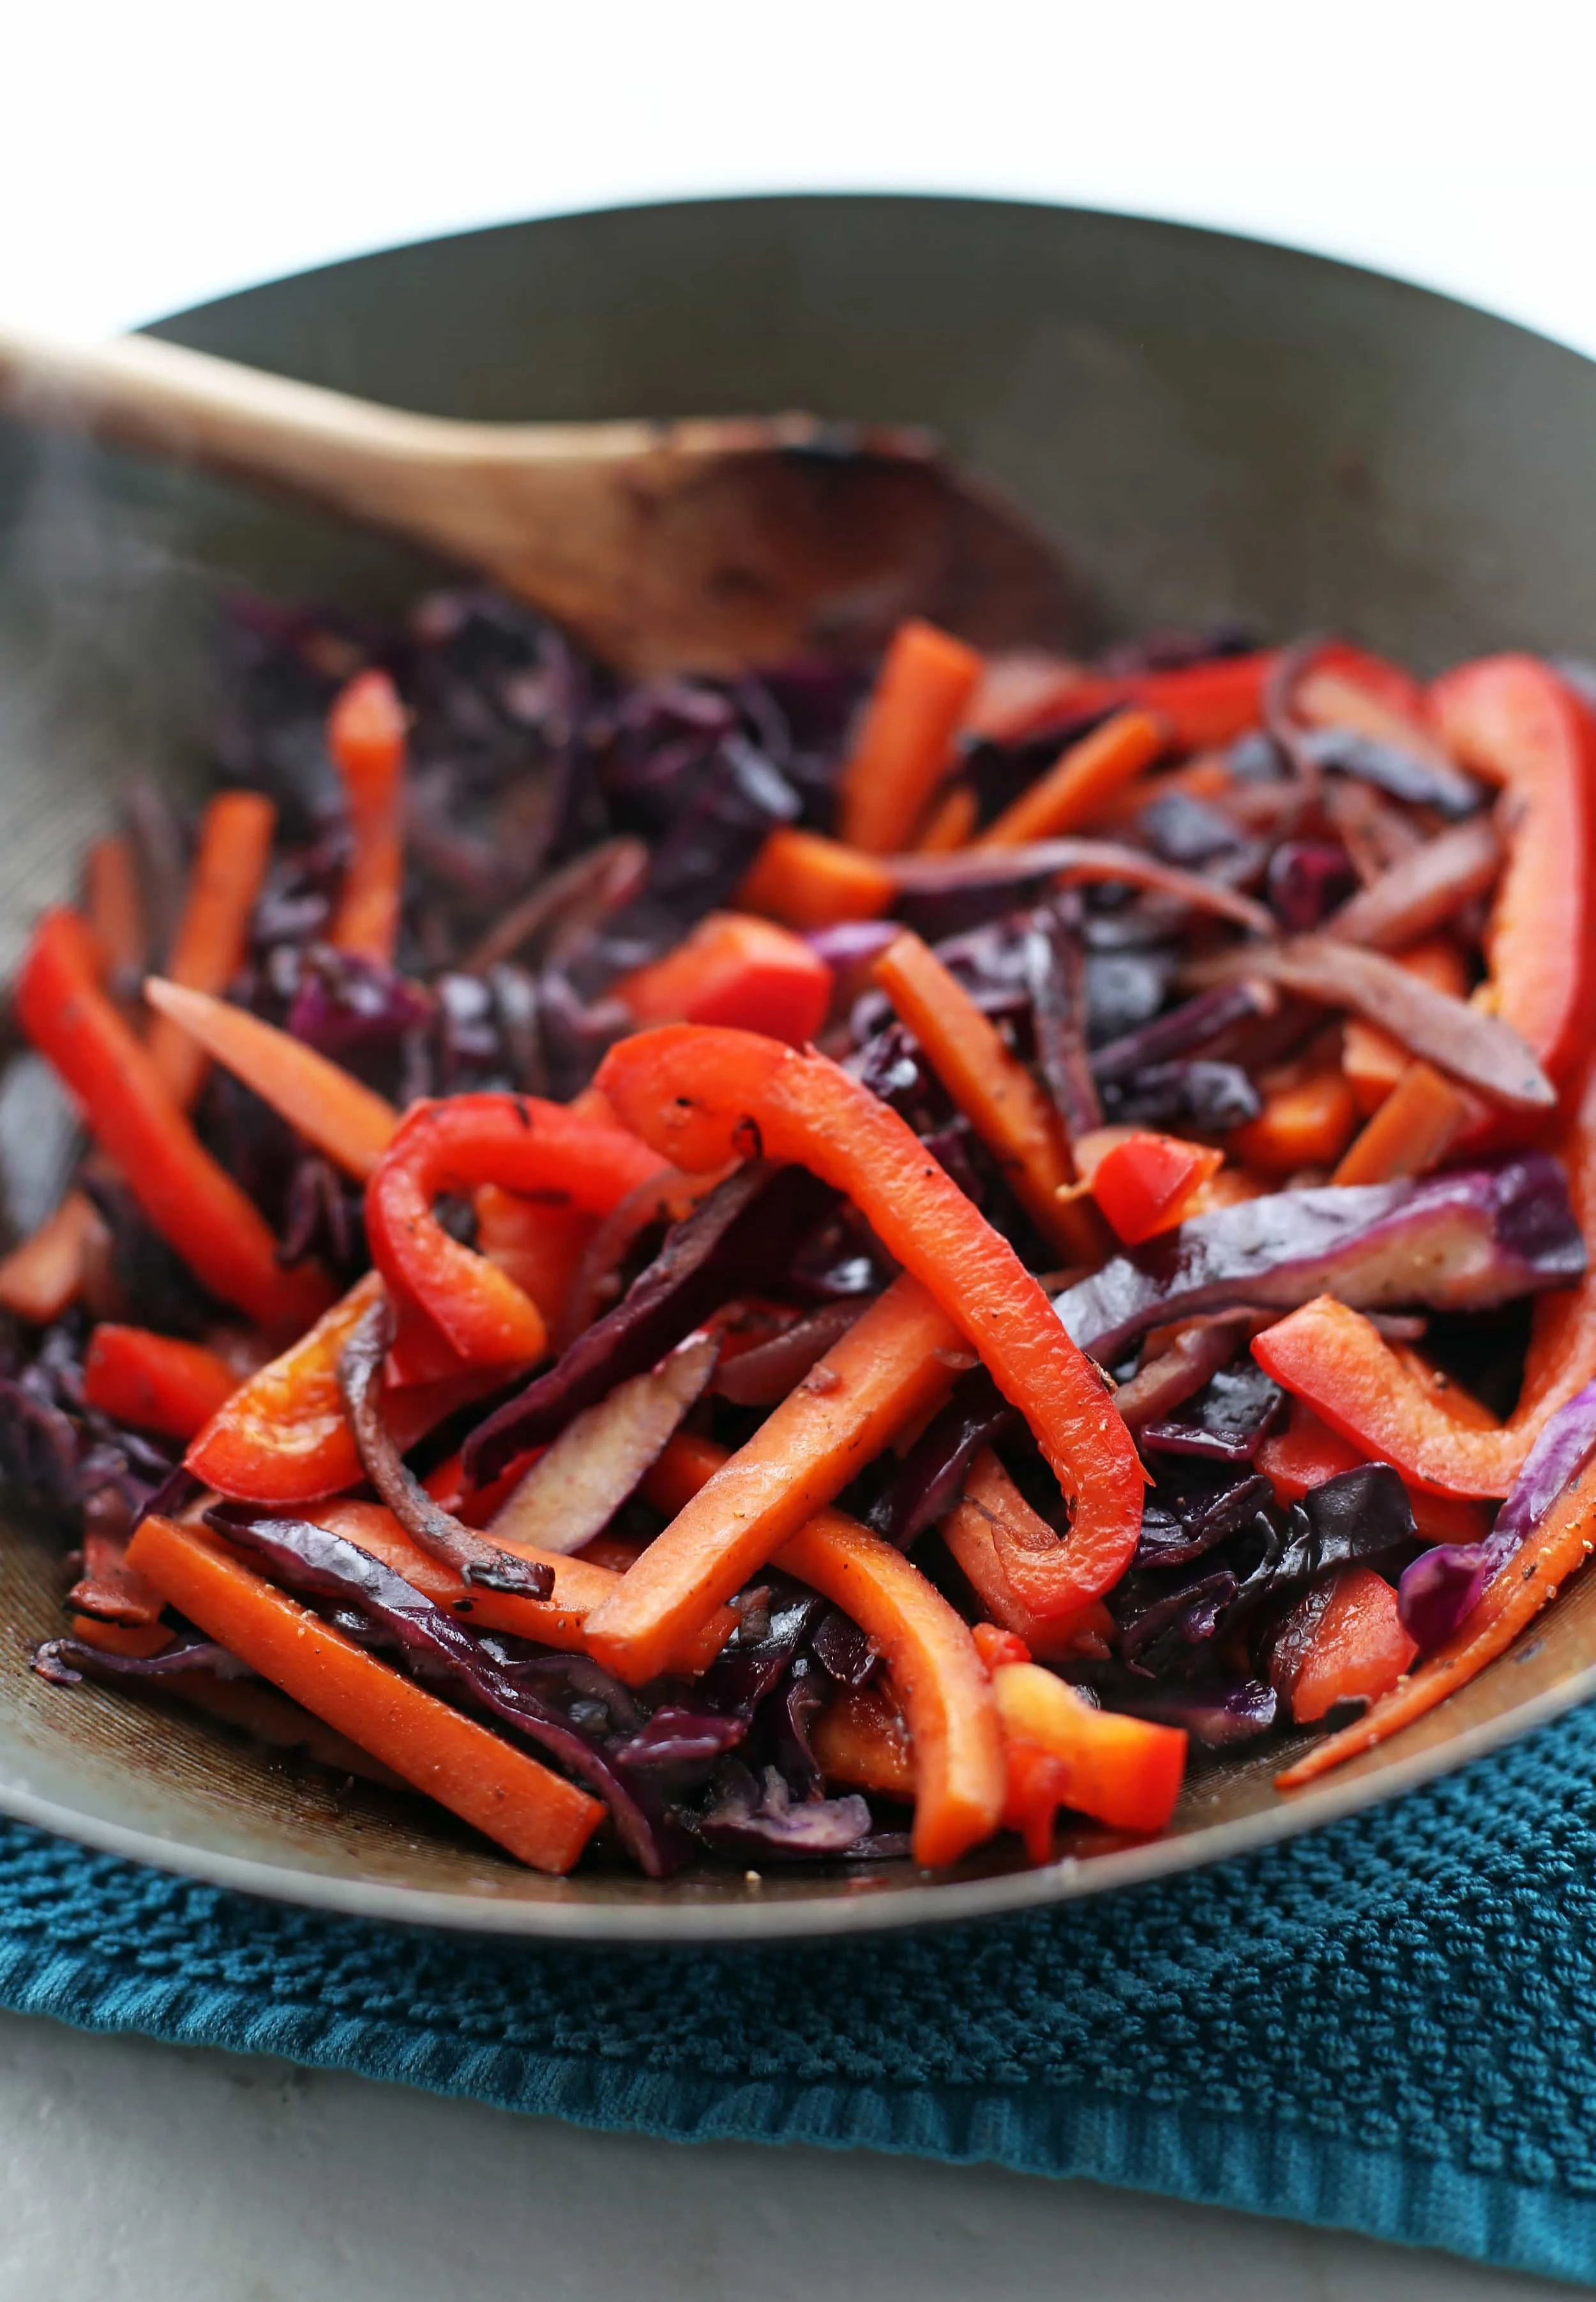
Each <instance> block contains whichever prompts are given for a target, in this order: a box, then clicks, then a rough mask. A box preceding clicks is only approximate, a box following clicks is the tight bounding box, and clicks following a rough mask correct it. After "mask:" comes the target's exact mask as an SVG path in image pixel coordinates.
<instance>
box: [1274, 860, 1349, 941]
mask: <svg viewBox="0 0 1596 2302" xmlns="http://www.w3.org/2000/svg"><path fill="white" fill-rule="evenodd" d="M1356 887H1357V877H1356V875H1355V873H1354V871H1353V869H1352V865H1351V863H1350V861H1348V854H1347V851H1346V849H1345V848H1344V847H1332V846H1331V844H1329V842H1328V841H1325V840H1321V839H1287V840H1282V841H1281V844H1280V845H1279V846H1278V847H1277V848H1276V849H1275V851H1274V853H1273V855H1272V856H1271V857H1270V859H1269V879H1268V891H1269V908H1270V910H1271V911H1272V912H1273V913H1274V916H1275V918H1276V919H1277V920H1279V921H1280V923H1281V927H1282V928H1284V930H1285V932H1286V933H1287V934H1288V935H1308V934H1311V933H1312V931H1313V929H1314V928H1316V927H1320V926H1323V922H1324V921H1325V920H1327V919H1328V918H1329V917H1330V914H1331V912H1333V911H1334V910H1335V909H1336V907H1337V905H1338V904H1340V903H1343V902H1345V900H1346V898H1347V897H1348V895H1351V894H1352V893H1353V892H1354V890H1355V889H1356Z"/></svg>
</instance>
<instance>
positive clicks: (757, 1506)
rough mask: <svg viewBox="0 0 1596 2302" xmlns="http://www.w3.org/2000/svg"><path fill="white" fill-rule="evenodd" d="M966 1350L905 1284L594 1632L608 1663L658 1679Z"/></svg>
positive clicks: (773, 1419)
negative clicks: (691, 1636) (944, 1357)
mask: <svg viewBox="0 0 1596 2302" xmlns="http://www.w3.org/2000/svg"><path fill="white" fill-rule="evenodd" d="M961 1342H962V1337H961V1336H960V1334H959V1332H958V1330H957V1329H956V1328H955V1327H954V1326H953V1324H952V1323H951V1322H950V1321H949V1320H948V1319H947V1318H946V1317H945V1315H944V1314H943V1313H942V1312H941V1311H940V1310H938V1308H937V1305H936V1304H935V1303H934V1302H933V1301H932V1299H931V1298H930V1296H929V1295H928V1294H927V1292H926V1290H925V1289H924V1288H923V1287H921V1286H920V1284H919V1283H918V1281H915V1280H913V1279H910V1278H907V1277H905V1278H902V1279H898V1280H895V1281H894V1282H893V1284H892V1286H891V1287H889V1288H888V1290H887V1291H886V1294H885V1295H883V1296H881V1297H880V1298H879V1299H878V1301H877V1302H875V1303H873V1304H872V1305H871V1306H870V1307H869V1310H867V1311H866V1312H865V1313H864V1314H863V1315H861V1317H860V1318H859V1319H858V1320H857V1321H856V1322H855V1323H854V1324H853V1326H852V1327H851V1328H850V1329H849V1330H848V1332H847V1333H846V1334H845V1335H844V1336H843V1337H842V1338H841V1340H839V1341H838V1342H836V1343H835V1344H834V1345H833V1346H832V1348H831V1349H830V1350H829V1351H827V1353H826V1355H825V1357H824V1358H822V1359H821V1360H820V1361H819V1365H818V1366H816V1367H814V1368H812V1369H811V1372H810V1374H808V1375H807V1376H806V1377H805V1379H804V1381H803V1382H802V1383H800V1385H799V1386H798V1388H797V1390H794V1391H793V1392H792V1393H791V1394H790V1396H789V1397H788V1398H787V1399H785V1400H784V1401H783V1402H782V1404H781V1406H779V1407H777V1408H776V1409H775V1410H774V1411H773V1412H772V1413H771V1415H770V1416H769V1417H768V1418H767V1420H766V1421H765V1422H764V1423H763V1424H761V1425H760V1428H759V1430H758V1431H756V1432H754V1435H753V1437H752V1439H751V1440H749V1441H748V1442H747V1444H746V1445H745V1446H744V1447H743V1448H741V1449H739V1450H738V1452H737V1453H736V1454H735V1455H734V1456H733V1457H731V1458H730V1459H729V1460H728V1461H727V1462H726V1463H725V1465H724V1466H722V1467H721V1468H720V1469H719V1470H718V1471H717V1473H716V1474H715V1476H714V1478H713V1479H712V1480H710V1483H709V1484H708V1485H707V1486H705V1487H704V1489H703V1491H702V1493H701V1494H695V1495H694V1496H693V1500H692V1501H691V1502H689V1503H688V1504H687V1505H686V1506H685V1508H684V1509H682V1510H681V1511H680V1512H679V1514H678V1516H676V1518H675V1519H674V1520H673V1521H672V1523H671V1524H670V1525H669V1526H668V1527H667V1528H666V1530H665V1532H664V1533H663V1534H660V1535H659V1536H657V1537H656V1538H655V1540H654V1541H653V1542H651V1544H650V1545H649V1547H648V1549H647V1550H645V1551H644V1552H643V1556H642V1557H641V1558H639V1559H638V1561H637V1564H636V1565H635V1567H633V1568H632V1570H631V1572H630V1573H629V1574H628V1575H626V1579H625V1581H624V1582H623V1584H621V1586H620V1588H619V1589H618V1590H617V1592H615V1594H614V1596H613V1597H612V1598H610V1599H609V1600H606V1602H605V1604H604V1605H603V1606H602V1607H601V1608H600V1609H599V1610H598V1612H597V1613H596V1614H595V1615H594V1616H593V1617H592V1620H591V1621H590V1622H589V1625H588V1638H589V1641H590V1643H591V1646H592V1652H593V1654H594V1655H595V1656H596V1657H597V1658H598V1659H599V1660H600V1661H601V1662H602V1663H603V1664H604V1665H605V1666H606V1667H607V1668H609V1669H610V1670H613V1671H614V1672H616V1674H617V1676H619V1677H621V1678H624V1679H626V1680H627V1681H628V1683H629V1684H633V1685H641V1684H643V1681H644V1680H645V1679H650V1678H653V1677H654V1676H657V1675H658V1673H659V1671H660V1670H662V1669H663V1668H665V1661H666V1658H667V1656H668V1655H669V1654H672V1653H674V1652H675V1651H676V1650H677V1649H678V1648H679V1647H680V1645H681V1643H682V1641H683V1640H684V1638H685V1637H686V1636H687V1634H688V1633H689V1632H690V1631H692V1630H693V1628H694V1627H695V1626H697V1625H698V1624H700V1623H702V1622H704V1621H705V1620H706V1619H707V1618H708V1617H709V1615H710V1610H711V1609H713V1608H716V1607H718V1606H721V1605H723V1604H724V1603H725V1601H726V1600H728V1599H729V1598H731V1597H732V1595H733V1593H734V1592H737V1591H740V1590H741V1589H742V1588H743V1584H745V1583H746V1582H747V1581H748V1578H749V1576H750V1575H753V1574H755V1573H757V1572H758V1570H759V1568H760V1567H763V1566H765V1565H766V1564H767V1563H768V1561H769V1559H770V1558H773V1557H774V1555H775V1554H776V1552H777V1550H780V1549H781V1547H782V1545H783V1544H784V1543H785V1542H787V1541H788V1540H789V1539H790V1538H791V1537H792V1536H793V1535H794V1534H795V1533H796V1532H797V1530H798V1528H799V1527H800V1526H802V1524H803V1522H804V1521H805V1520H806V1519H807V1518H809V1517H810V1516H812V1514H813V1513H814V1512H815V1511H817V1510H818V1509H819V1508H820V1507H821V1506H822V1505H823V1504H825V1503H828V1502H829V1501H830V1500H831V1498H832V1497H833V1495H835V1494H836V1493H837V1492H839V1491H840V1490H841V1489H842V1488H843V1487H844V1486H846V1484H847V1483H848V1481H849V1480H850V1479H851V1478H853V1475H854V1474H855V1473H856V1472H858V1471H861V1470H862V1469H863V1468H864V1466H865V1465H866V1464H867V1463H869V1462H870V1461H871V1460H873V1458H875V1457H876V1456H877V1455H878V1454H879V1453H880V1451H881V1449H882V1448H883V1447H885V1446H886V1442H887V1441H888V1440H889V1439H890V1438H891V1437H892V1436H893V1434H894V1433H895V1432H897V1431H900V1430H902V1429H903V1425H904V1424H906V1423H907V1422H909V1421H910V1420H911V1417H912V1416H915V1415H917V1414H920V1413H921V1412H923V1410H924V1409H925V1408H926V1407H928V1406H929V1405H930V1404H931V1403H932V1402H933V1401H936V1400H939V1399H942V1398H943V1397H944V1396H945V1394H946V1392H947V1390H948V1389H949V1387H950V1385H951V1383H952V1381H953V1374H952V1370H951V1369H950V1368H949V1367H947V1366H946V1365H944V1364H942V1362H940V1361H939V1360H938V1358H937V1352H938V1351H945V1352H953V1351H956V1350H957V1349H958V1348H959V1347H960V1344H961ZM648 1491H649V1492H650V1493H651V1494H653V1493H654V1492H655V1490H654V1488H653V1487H650V1488H649V1490H648Z"/></svg>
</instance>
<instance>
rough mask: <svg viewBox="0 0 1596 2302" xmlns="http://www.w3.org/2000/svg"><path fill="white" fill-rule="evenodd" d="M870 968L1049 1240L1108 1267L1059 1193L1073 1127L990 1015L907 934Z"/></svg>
mask: <svg viewBox="0 0 1596 2302" xmlns="http://www.w3.org/2000/svg"><path fill="white" fill-rule="evenodd" d="M871 971H872V973H873V974H874V976H875V979H876V980H877V982H878V984H879V985H880V987H881V988H882V990H883V991H885V992H886V996H887V997H888V998H889V999H890V1000H891V1001H892V1004H893V1005H894V1007H895V1009H896V1010H897V1012H898V1014H899V1015H900V1016H901V1017H902V1019H903V1022H904V1023H905V1024H907V1026H908V1028H909V1029H910V1030H911V1031H912V1032H913V1034H914V1036H915V1038H917V1039H918V1040H919V1041H920V1046H922V1047H923V1048H924V1050H925V1053H926V1055H927V1057H928V1060H929V1062H930V1064H931V1068H932V1069H933V1071H935V1072H936V1073H937V1078H938V1079H939V1080H941V1081H942V1084H943V1086H944V1087H945V1088H946V1089H947V1091H948V1093H949V1095H951V1096H952V1097H953V1101H954V1103H955V1104H957V1105H958V1107H959V1109H960V1110H961V1111H962V1113H964V1116H965V1117H966V1118H967V1119H968V1120H969V1122H970V1125H971V1127H973V1128H974V1130H975V1131H976V1133H977V1134H978V1135H979V1138H980V1139H981V1141H982V1142H983V1143H984V1144H985V1145H986V1146H987V1149H988V1150H989V1151H990V1152H991V1153H992V1155H993V1156H994V1157H995V1159H996V1160H997V1162H998V1164H999V1165H1000V1166H1001V1167H1002V1169H1003V1171H1004V1174H1005V1175H1006V1176H1007V1178H1008V1180H1009V1182H1010V1183H1011V1184H1012V1187H1013V1189H1014V1192H1015V1195H1016V1197H1018V1198H1019V1200H1020V1203H1021V1206H1023V1207H1024V1209H1025V1211H1026V1213H1027V1214H1029V1217H1030V1219H1031V1221H1032V1222H1034V1223H1035V1224H1036V1226H1037V1229H1038V1231H1041V1233H1042V1235H1043V1237H1044V1238H1045V1239H1051V1240H1052V1242H1053V1244H1054V1246H1055V1247H1057V1248H1060V1249H1061V1251H1062V1252H1063V1254H1064V1255H1065V1256H1068V1258H1069V1259H1070V1261H1071V1262H1072V1263H1079V1262H1088V1261H1090V1262H1097V1261H1100V1260H1101V1248H1100V1241H1099V1239H1098V1238H1097V1234H1096V1229H1095V1227H1094V1225H1093V1224H1092V1222H1091V1221H1090V1217H1089V1214H1088V1211H1087V1210H1086V1209H1084V1208H1082V1207H1079V1206H1072V1205H1071V1204H1070V1203H1069V1202H1068V1201H1063V1202H1061V1200H1060V1198H1059V1196H1058V1195H1059V1193H1060V1191H1061V1190H1063V1189H1066V1188H1067V1187H1068V1186H1069V1185H1070V1184H1071V1183H1072V1182H1073V1181H1074V1180H1075V1170H1074V1166H1073V1164H1071V1157H1070V1142H1069V1138H1068V1136H1067V1135H1066V1133H1065V1131H1064V1122H1063V1120H1062V1119H1061V1118H1060V1116H1059V1114H1058V1112H1057V1110H1056V1109H1055V1108H1054V1104H1053V1101H1052V1099H1051V1097H1050V1096H1046V1095H1045V1094H1044V1093H1043V1091H1042V1089H1041V1088H1039V1087H1038V1086H1037V1082H1036V1080H1034V1079H1033V1078H1032V1077H1031V1075H1030V1073H1029V1071H1027V1070H1026V1068H1025V1065H1024V1064H1023V1063H1021V1061H1020V1059H1019V1057H1018V1056H1017V1055H1015V1054H1012V1052H1011V1050H1010V1049H1009V1048H1008V1047H1007V1046H1005V1045H1004V1040H1003V1038H1002V1037H1001V1036H1000V1034H999V1032H998V1030H997V1028H996V1026H995V1024H994V1023H993V1022H992V1021H991V1020H990V1018H989V1017H987V1016H986V1015H983V1014H982V1012H981V1011H980V1009H979V1007H978V1006H977V1005H976V1004H975V1002H974V1000H973V999H972V998H971V997H970V994H969V993H968V992H967V991H966V990H965V989H964V987H963V986H962V984H961V983H960V982H959V980H958V979H957V978H956V977H955V976H953V974H951V973H950V972H949V970H947V969H946V968H945V966H944V965H943V963H942V962H941V961H940V960H939V959H938V958H937V954H936V953H935V952H934V951H932V950H931V949H930V948H929V947H928V945H926V944H924V943H922V942H921V941H920V937H919V936H917V935H911V934H910V933H909V932H908V931H907V930H905V931H904V933H903V934H902V935H901V936H899V937H897V939H896V941H895V942H894V943H891V944H889V945H887V947H886V950H885V951H884V952H883V953H882V954H881V956H880V958H879V959H878V961H877V962H876V964H875V967H874V968H873V970H871Z"/></svg>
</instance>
